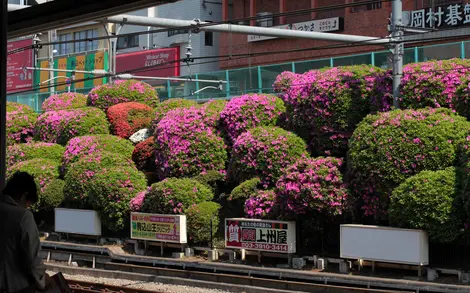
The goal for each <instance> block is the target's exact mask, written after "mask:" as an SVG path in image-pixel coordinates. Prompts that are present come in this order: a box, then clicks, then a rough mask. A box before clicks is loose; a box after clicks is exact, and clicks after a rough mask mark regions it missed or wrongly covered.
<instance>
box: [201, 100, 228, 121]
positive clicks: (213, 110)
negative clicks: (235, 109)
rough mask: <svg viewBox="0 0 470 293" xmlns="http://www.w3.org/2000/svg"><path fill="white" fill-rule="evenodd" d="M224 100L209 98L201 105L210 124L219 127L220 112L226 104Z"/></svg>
mask: <svg viewBox="0 0 470 293" xmlns="http://www.w3.org/2000/svg"><path fill="white" fill-rule="evenodd" d="M227 103H228V102H227V101H226V100H209V101H207V102H205V103H204V104H202V105H201V107H202V108H203V109H204V111H205V113H206V116H207V121H208V124H209V125H210V126H213V127H219V124H220V114H221V113H222V111H223V110H224V109H225V107H226V106H227Z"/></svg>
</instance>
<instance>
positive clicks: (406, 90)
mask: <svg viewBox="0 0 470 293" xmlns="http://www.w3.org/2000/svg"><path fill="white" fill-rule="evenodd" d="M469 74H470V61H469V60H466V59H464V60H462V59H460V58H458V59H450V60H440V61H430V62H420V63H413V64H408V65H406V66H405V67H404V68H403V77H402V86H401V98H400V107H404V108H413V109H419V108H425V107H433V108H440V107H446V108H454V103H459V102H460V97H457V96H458V95H457V96H456V91H457V88H458V87H459V86H460V85H462V84H463V81H464V80H465V79H466V78H467V76H468V75H469ZM462 114H463V113H462Z"/></svg>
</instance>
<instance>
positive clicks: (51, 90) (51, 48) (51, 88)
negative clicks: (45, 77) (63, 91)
mask: <svg viewBox="0 0 470 293" xmlns="http://www.w3.org/2000/svg"><path fill="white" fill-rule="evenodd" d="M48 41H49V44H50V43H52V42H53V37H52V31H49V32H48ZM48 50H49V54H48V56H49V69H51V70H50V71H49V80H50V81H51V83H52V81H53V80H54V71H53V70H54V46H53V45H49V46H48ZM54 88H55V86H54V84H53V83H52V84H50V85H49V96H52V95H53V94H54Z"/></svg>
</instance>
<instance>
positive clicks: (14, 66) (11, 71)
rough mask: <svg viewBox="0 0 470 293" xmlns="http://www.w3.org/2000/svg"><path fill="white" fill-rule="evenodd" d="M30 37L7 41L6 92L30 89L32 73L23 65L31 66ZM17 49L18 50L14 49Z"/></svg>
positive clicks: (31, 41) (31, 42)
mask: <svg viewBox="0 0 470 293" xmlns="http://www.w3.org/2000/svg"><path fill="white" fill-rule="evenodd" d="M32 45H33V40H32V39H25V40H19V41H15V42H8V44H7V48H8V49H7V50H8V52H12V53H11V54H8V56H7V93H14V92H18V91H24V90H31V89H32V87H33V73H32V71H31V70H26V69H25V67H32V66H33V50H32V48H31V46H32ZM15 50H18V51H15Z"/></svg>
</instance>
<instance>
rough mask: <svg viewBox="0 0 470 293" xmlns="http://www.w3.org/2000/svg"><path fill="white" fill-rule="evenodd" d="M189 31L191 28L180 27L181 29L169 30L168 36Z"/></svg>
mask: <svg viewBox="0 0 470 293" xmlns="http://www.w3.org/2000/svg"><path fill="white" fill-rule="evenodd" d="M187 33H189V30H187V29H179V30H169V31H168V37H171V36H176V35H184V34H187Z"/></svg>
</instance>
